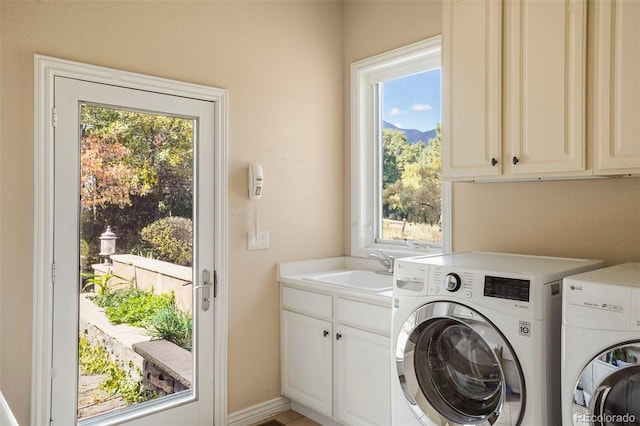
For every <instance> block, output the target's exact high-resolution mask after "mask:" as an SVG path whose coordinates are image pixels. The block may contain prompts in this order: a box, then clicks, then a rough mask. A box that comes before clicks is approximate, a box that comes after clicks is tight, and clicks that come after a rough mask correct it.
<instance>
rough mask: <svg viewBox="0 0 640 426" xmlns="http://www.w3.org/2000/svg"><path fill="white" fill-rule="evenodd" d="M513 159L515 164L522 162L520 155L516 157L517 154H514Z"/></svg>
mask: <svg viewBox="0 0 640 426" xmlns="http://www.w3.org/2000/svg"><path fill="white" fill-rule="evenodd" d="M511 161H512V162H513V165H514V166H515V165H516V164H518V163H519V162H520V160H519V159H518V157H516V156H515V155H514V156H513V160H511Z"/></svg>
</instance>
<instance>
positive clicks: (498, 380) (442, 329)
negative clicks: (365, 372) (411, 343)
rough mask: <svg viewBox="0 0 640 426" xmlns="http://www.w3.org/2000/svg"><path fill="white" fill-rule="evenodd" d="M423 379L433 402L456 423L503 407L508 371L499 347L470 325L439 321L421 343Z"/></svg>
mask: <svg viewBox="0 0 640 426" xmlns="http://www.w3.org/2000/svg"><path fill="white" fill-rule="evenodd" d="M415 362H416V373H417V378H418V382H419V383H420V387H421V388H422V390H423V392H424V393H425V394H426V395H427V398H428V399H429V401H431V402H432V403H433V404H434V406H436V407H437V408H438V409H439V410H441V411H440V412H442V413H447V414H448V415H449V418H451V419H452V420H455V421H456V422H460V423H466V422H470V421H474V422H475V421H479V420H485V419H487V418H489V417H490V416H492V415H493V414H494V413H495V412H496V411H499V408H500V404H502V401H503V392H504V389H503V383H504V375H503V373H502V367H501V365H500V361H499V359H498V357H497V356H496V353H495V350H494V349H493V348H491V347H489V345H488V344H487V342H486V341H485V340H484V339H483V338H482V337H480V335H479V334H478V333H476V332H475V331H474V330H473V329H471V328H470V327H468V326H466V325H464V324H461V323H460V322H458V321H455V320H449V319H440V320H434V321H432V322H430V323H429V325H428V326H427V327H425V328H424V329H423V332H422V333H421V334H420V336H419V338H418V342H417V344H416V358H415Z"/></svg>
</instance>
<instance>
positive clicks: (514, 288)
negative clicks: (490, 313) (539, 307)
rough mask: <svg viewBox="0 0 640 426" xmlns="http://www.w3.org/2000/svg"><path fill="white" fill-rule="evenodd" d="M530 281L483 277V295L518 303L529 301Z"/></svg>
mask: <svg viewBox="0 0 640 426" xmlns="http://www.w3.org/2000/svg"><path fill="white" fill-rule="evenodd" d="M530 284H531V281H530V280H521V279H518V278H504V277H493V276H490V275H485V277H484V295H485V296H487V297H496V298H499V299H509V300H518V301H520V302H528V301H529V285H530Z"/></svg>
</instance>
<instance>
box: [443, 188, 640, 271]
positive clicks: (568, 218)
mask: <svg viewBox="0 0 640 426" xmlns="http://www.w3.org/2000/svg"><path fill="white" fill-rule="evenodd" d="M453 248H454V250H457V251H462V250H493V251H506V252H514V253H526V254H538V255H545V256H563V257H581V258H591V259H602V260H604V261H605V262H606V264H607V265H612V264H617V263H623V262H629V261H636V262H639V261H640V178H622V179H592V180H571V181H549V182H517V183H479V184H473V183H456V184H454V186H453Z"/></svg>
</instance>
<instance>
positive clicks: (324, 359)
mask: <svg viewBox="0 0 640 426" xmlns="http://www.w3.org/2000/svg"><path fill="white" fill-rule="evenodd" d="M281 327H282V333H281V337H280V338H281V343H282V354H281V356H282V393H283V394H284V395H287V396H288V397H290V398H292V399H295V400H296V401H298V402H300V403H301V404H303V405H305V406H307V407H309V408H311V409H313V410H316V411H317V412H318V413H321V414H323V415H326V416H331V409H332V407H331V399H332V390H331V388H332V381H331V372H332V367H331V365H332V363H331V352H332V349H331V336H332V329H331V323H330V322H327V321H322V320H318V319H316V318H313V317H310V316H307V315H300V314H297V313H295V312H290V311H287V310H283V311H282V316H281Z"/></svg>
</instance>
